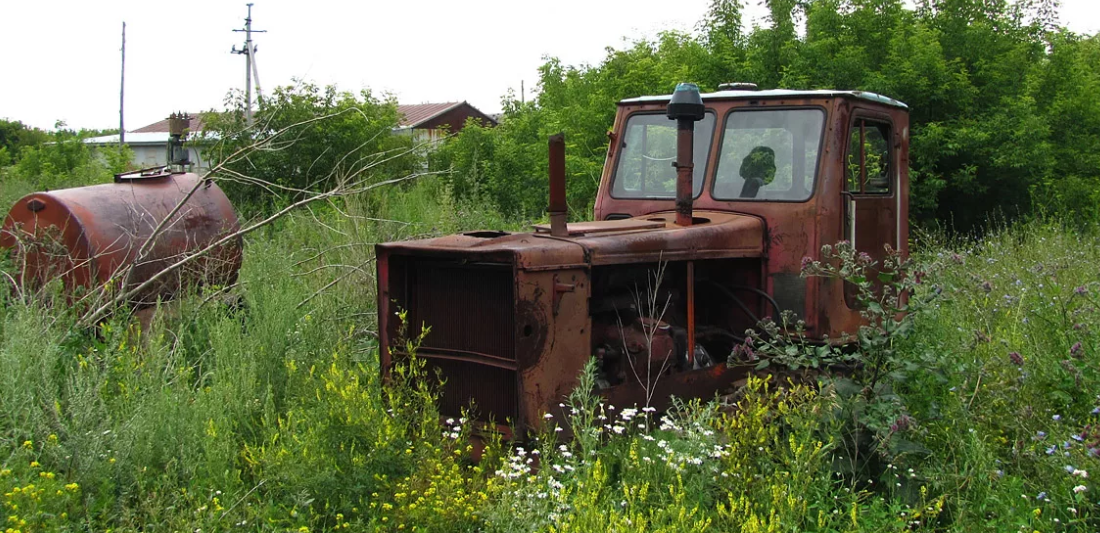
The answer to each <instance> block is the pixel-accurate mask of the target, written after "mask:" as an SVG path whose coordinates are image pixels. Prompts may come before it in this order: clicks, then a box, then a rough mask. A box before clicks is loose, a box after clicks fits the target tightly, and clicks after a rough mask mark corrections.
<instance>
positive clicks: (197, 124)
mask: <svg viewBox="0 0 1100 533" xmlns="http://www.w3.org/2000/svg"><path fill="white" fill-rule="evenodd" d="M187 129H189V130H190V131H191V133H198V132H200V131H202V115H200V114H194V115H191V122H190V123H189V124H188V126H187ZM167 132H168V119H164V120H162V121H160V122H154V123H152V124H150V125H148V126H143V127H141V128H138V129H136V130H130V132H129V133H167Z"/></svg>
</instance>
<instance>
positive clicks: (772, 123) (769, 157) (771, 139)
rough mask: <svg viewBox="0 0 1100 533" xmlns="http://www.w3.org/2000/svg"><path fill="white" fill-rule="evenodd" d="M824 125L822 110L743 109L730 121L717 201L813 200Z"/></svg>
mask: <svg viewBox="0 0 1100 533" xmlns="http://www.w3.org/2000/svg"><path fill="white" fill-rule="evenodd" d="M824 122H825V112H824V111H823V110H821V109H805V108H804V109H767V110H743V109H742V110H735V111H733V112H731V113H729V114H728V115H726V125H725V128H724V131H723V132H722V148H721V152H720V153H719V157H718V168H717V170H716V171H715V178H714V190H713V191H712V193H713V195H714V198H716V199H719V200H780V201H784V200H785V201H796V202H798V201H803V200H808V199H809V198H810V196H811V195H812V194H813V189H814V176H815V175H816V173H817V160H818V154H819V152H820V146H821V129H822V126H823V125H824Z"/></svg>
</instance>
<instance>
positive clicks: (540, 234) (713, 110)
mask: <svg viewBox="0 0 1100 533" xmlns="http://www.w3.org/2000/svg"><path fill="white" fill-rule="evenodd" d="M609 137H610V139H611V143H610V148H609V150H608V154H607V160H606V164H605V166H604V170H603V175H602V179H601V181H600V185H599V192H598V197H597V198H596V202H595V209H594V212H593V221H591V222H579V223H566V220H565V218H566V216H565V215H566V206H565V171H564V141H563V139H562V138H561V137H560V136H555V137H552V138H551V139H550V167H549V168H550V202H549V212H550V224H548V225H538V226H536V227H535V228H534V231H532V232H530V233H508V232H494V231H476V232H469V233H464V234H459V235H450V236H446V237H439V238H433V239H426V240H413V241H405V242H393V243H386V244H380V245H378V246H377V265H378V266H377V268H378V323H379V338H380V345H381V360H382V368H383V373H385V372H387V371H388V369H390V368H392V365H393V364H394V363H395V362H396V361H398V360H399V359H400V358H401V357H403V356H404V355H405V354H403V348H402V347H401V346H402V345H400V344H398V343H396V342H395V341H396V337H397V335H398V334H399V331H400V330H401V324H400V323H399V320H398V318H397V316H396V313H397V312H398V311H399V310H406V311H407V320H408V323H409V324H410V326H411V328H418V327H419V326H420V324H427V325H428V326H430V328H431V330H430V332H429V333H428V335H427V336H426V337H425V339H424V341H423V344H422V345H421V347H420V349H419V351H418V353H417V356H418V357H421V358H423V360H424V361H425V362H426V365H427V366H428V367H429V369H430V370H431V371H430V372H429V374H430V375H436V372H438V375H441V376H442V377H443V378H444V381H443V382H442V384H441V387H440V394H441V397H440V410H441V413H442V414H443V415H444V416H458V415H459V414H460V412H462V411H463V409H464V408H466V407H468V406H469V405H471V404H472V405H473V406H474V407H475V413H476V416H477V418H478V420H480V421H482V423H483V424H484V423H485V422H488V421H490V420H492V421H494V423H495V425H493V426H491V427H489V429H491V430H498V431H501V432H503V433H504V434H505V435H506V436H507V437H511V438H517V439H522V438H524V436H525V435H526V432H528V431H529V430H530V429H532V428H534V427H536V426H537V425H538V424H539V422H540V419H541V418H542V417H543V416H544V415H545V414H546V413H551V414H556V415H561V414H563V413H561V410H562V408H561V407H560V406H559V402H561V401H562V398H563V397H564V396H566V395H568V394H569V393H570V392H571V391H572V390H573V388H574V387H575V386H576V383H577V379H578V375H579V374H580V372H581V371H582V369H583V368H584V365H585V364H586V362H587V361H588V360H589V359H590V358H593V357H594V358H596V360H597V366H598V369H599V375H598V376H597V377H598V384H599V388H600V390H599V393H600V394H602V395H603V396H605V397H606V398H607V399H608V400H609V401H610V402H611V403H613V404H614V405H619V406H629V405H632V404H648V405H651V406H652V407H655V408H657V409H664V408H667V407H668V406H669V404H670V398H671V397H672V396H678V397H681V398H699V397H702V398H706V397H713V395H715V394H716V393H720V392H723V391H726V390H729V389H730V388H731V387H732V386H733V384H734V383H735V382H736V381H737V380H739V379H742V378H743V377H744V376H745V374H746V373H747V372H748V371H749V370H748V368H744V369H742V368H738V367H730V366H728V365H727V364H726V358H727V356H728V355H729V354H730V353H731V350H732V348H733V346H734V345H735V344H736V343H737V342H739V340H740V339H741V336H742V335H743V334H744V332H745V330H746V329H747V328H750V327H754V326H755V325H756V324H757V323H758V321H759V320H760V319H762V318H764V317H773V318H774V317H778V315H779V314H780V313H782V312H784V311H790V312H793V313H794V314H795V315H797V317H798V318H799V319H801V320H803V321H805V324H806V328H807V335H809V337H810V338H811V339H819V340H823V339H825V338H826V337H828V338H831V339H836V338H838V337H840V336H841V334H842V333H843V332H852V331H854V330H855V329H856V328H857V327H858V325H859V324H860V322H861V317H860V314H859V310H858V309H857V307H858V306H857V304H856V302H854V301H853V294H852V293H851V292H850V291H849V290H846V288H845V284H844V283H843V282H841V281H839V280H831V279H823V278H812V277H811V278H806V277H802V276H801V275H800V272H801V262H802V260H803V258H804V257H817V256H818V255H819V253H820V252H819V251H820V249H821V246H822V245H824V244H831V243H835V242H837V241H840V240H845V239H846V240H849V241H851V242H852V243H853V244H854V246H855V247H856V249H858V250H860V251H864V252H866V253H868V254H870V255H871V256H872V257H873V258H875V259H876V260H881V259H882V258H883V257H884V254H885V253H886V248H887V247H891V248H893V249H895V250H898V251H899V252H900V253H901V254H903V255H904V254H906V253H907V241H908V224H907V217H908V193H909V181H908V141H909V123H908V111H907V107H906V105H905V104H903V103H901V102H899V101H897V100H893V99H891V98H887V97H884V96H880V95H877V94H873V93H867V92H859V91H831V90H814V91H792V90H756V88H755V86H752V85H751V84H734V85H723V86H721V87H720V88H719V90H718V91H717V92H713V93H707V94H700V93H699V91H698V89H697V88H695V86H694V85H692V84H681V85H680V86H678V87H677V89H676V91H675V92H674V93H673V94H672V95H664V96H644V97H640V98H631V99H627V100H623V101H621V102H619V104H618V113H617V115H616V118H615V122H614V129H613V130H612V133H610V134H609Z"/></svg>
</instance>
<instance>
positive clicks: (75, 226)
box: [0, 169, 241, 303]
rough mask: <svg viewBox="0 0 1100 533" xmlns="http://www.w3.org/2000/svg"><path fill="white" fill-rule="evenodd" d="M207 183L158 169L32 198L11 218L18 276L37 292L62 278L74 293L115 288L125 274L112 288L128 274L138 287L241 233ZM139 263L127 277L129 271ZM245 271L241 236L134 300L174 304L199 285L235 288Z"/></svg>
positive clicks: (10, 243) (3, 237)
mask: <svg viewBox="0 0 1100 533" xmlns="http://www.w3.org/2000/svg"><path fill="white" fill-rule="evenodd" d="M200 180H201V178H200V177H199V176H198V175H195V174H183V173H171V172H169V171H167V170H166V169H165V170H162V169H158V170H155V171H151V172H148V171H147V172H138V173H134V174H124V175H120V176H118V177H116V179H115V183H107V184H103V185H92V186H89V187H76V188H72V189H62V190H58V191H50V192H38V193H34V194H30V195H27V196H25V197H23V198H22V199H20V200H19V201H18V202H16V204H15V206H14V207H12V209H11V211H10V212H9V213H8V215H7V217H5V219H4V225H3V228H2V229H0V247H4V248H14V249H15V250H14V254H13V260H14V267H15V271H16V274H17V275H18V276H19V280H20V281H21V283H24V284H26V285H29V286H39V285H40V284H41V283H43V282H46V281H48V280H50V279H53V278H56V277H59V276H60V277H61V278H62V279H63V280H64V285H65V288H66V290H67V291H69V292H70V293H72V291H74V290H76V289H77V288H80V287H83V288H91V287H95V286H100V285H103V284H105V283H108V281H109V280H112V277H116V273H118V274H120V275H119V276H117V277H116V279H115V280H113V281H111V287H110V288H111V289H113V290H117V289H118V288H119V287H120V286H121V285H122V284H123V283H124V280H123V279H121V278H122V275H125V276H126V278H127V279H126V280H125V284H126V285H127V286H128V287H131V288H132V287H136V286H137V285H138V284H140V283H142V282H144V281H146V280H148V279H150V277H152V276H154V275H156V274H157V273H158V272H160V271H162V270H163V269H164V268H165V267H167V266H169V265H171V264H173V263H175V262H176V261H178V260H180V259H182V258H184V257H185V256H186V255H187V254H189V253H194V252H196V251H199V250H202V249H203V248H205V247H207V246H209V245H210V244H212V243H214V242H216V241H217V240H219V239H222V238H224V237H225V236H227V235H229V234H231V233H233V232H235V231H237V230H238V229H239V227H240V226H239V224H238V222H237V215H236V214H235V213H234V212H233V206H232V205H231V204H230V203H229V199H228V198H227V197H226V196H225V193H224V192H222V190H221V189H220V188H218V186H217V185H215V184H214V183H213V182H212V181H209V180H207V181H205V182H204V183H200ZM196 185H198V189H197V190H196V191H195V193H194V195H192V196H191V198H190V199H188V200H187V202H186V204H184V205H183V207H182V208H181V209H180V210H179V211H178V212H177V213H176V214H175V215H174V216H173V217H172V219H171V220H170V221H169V222H168V223H167V224H165V226H164V229H163V230H162V231H161V233H160V235H158V236H157V237H156V238H155V239H154V241H153V243H152V244H151V245H150V246H148V248H147V250H145V251H144V252H143V253H142V256H143V257H141V258H139V257H138V252H139V251H140V250H141V248H142V247H143V245H145V243H146V242H147V241H148V240H149V238H150V236H152V234H153V232H154V230H155V229H156V227H157V226H158V225H159V224H160V223H161V221H163V220H165V218H167V217H168V215H169V213H171V212H172V210H173V209H175V207H176V205H178V204H179V203H180V202H181V201H183V199H184V198H185V197H186V196H187V193H188V192H189V191H191V189H192V188H193V187H195V186H196ZM131 265H132V266H133V268H132V269H130V270H129V273H126V271H125V270H123V269H126V268H128V267H130V266H131ZM240 267H241V239H240V238H239V237H238V238H235V239H231V240H230V241H229V242H227V243H226V244H225V245H224V246H221V247H219V248H218V249H216V250H212V251H211V253H210V254H209V255H207V256H205V257H203V258H200V259H197V260H195V261H193V262H191V263H189V264H187V265H185V266H183V267H181V268H180V269H179V270H178V271H175V272H173V273H171V275H167V276H164V278H163V279H159V280H158V281H157V283H155V284H154V285H153V286H151V287H150V288H149V290H145V291H142V292H141V294H138V295H137V296H136V297H135V298H133V302H134V303H151V302H154V301H156V299H157V298H163V299H167V298H171V297H172V296H174V295H175V294H176V293H177V292H178V291H179V290H180V289H181V288H184V287H187V286H190V285H193V284H196V283H206V284H217V285H227V284H230V283H233V282H234V281H236V278H237V271H238V270H240Z"/></svg>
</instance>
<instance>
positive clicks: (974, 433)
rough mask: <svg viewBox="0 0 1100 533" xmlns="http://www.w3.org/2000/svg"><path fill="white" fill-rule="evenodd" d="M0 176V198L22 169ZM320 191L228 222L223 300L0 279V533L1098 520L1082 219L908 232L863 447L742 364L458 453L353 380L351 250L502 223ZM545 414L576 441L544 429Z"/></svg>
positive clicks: (1094, 276)
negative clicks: (86, 322) (75, 309)
mask: <svg viewBox="0 0 1100 533" xmlns="http://www.w3.org/2000/svg"><path fill="white" fill-rule="evenodd" d="M9 178H10V177H9ZM89 179H90V181H94V180H95V179H98V178H89ZM2 183H3V191H2V192H0V200H3V204H4V206H5V208H6V206H7V205H10V203H11V202H12V201H13V200H14V199H15V198H16V197H18V196H19V195H20V194H22V193H24V192H28V191H30V190H34V189H35V188H37V187H38V186H39V185H40V184H38V183H22V182H19V181H18V180H15V179H7V180H4V181H3V182H2ZM346 207H347V211H348V213H350V214H351V215H353V217H350V218H348V217H342V216H336V214H335V213H333V212H331V211H318V212H315V213H306V212H302V213H297V214H295V215H292V216H290V217H288V218H286V219H284V220H282V221H280V222H279V223H277V224H275V225H273V226H271V227H269V228H267V229H265V230H263V231H260V232H257V233H254V234H252V235H250V236H249V237H248V238H247V239H246V258H245V263H244V267H243V270H242V271H241V276H240V278H241V279H240V283H239V286H238V287H236V288H235V289H233V292H235V293H236V294H238V295H240V296H241V299H242V301H243V304H242V305H238V306H227V305H225V304H224V303H222V302H223V300H222V299H217V298H214V299H211V298H207V296H208V295H207V294H194V295H191V296H189V297H186V298H184V299H182V300H180V301H178V302H175V303H173V304H172V305H171V306H166V307H165V309H163V312H161V313H160V314H159V315H158V319H157V320H156V321H155V323H154V325H153V326H152V327H151V328H150V329H148V330H146V331H139V330H138V329H137V328H135V327H134V325H133V323H132V322H131V321H130V319H129V318H128V317H127V316H125V314H117V315H116V316H115V317H113V318H112V319H110V320H108V321H107V322H105V323H103V324H102V325H100V326H99V327H98V328H96V329H95V330H92V331H89V330H82V329H79V328H77V327H76V326H75V322H74V317H73V316H72V315H71V313H70V310H69V309H67V307H66V306H65V305H62V303H61V302H62V300H57V299H53V300H50V299H47V300H45V301H43V300H36V301H31V302H23V301H18V300H17V299H15V298H13V297H12V295H11V293H10V291H8V290H0V494H2V496H0V501H2V502H3V505H2V507H3V513H2V514H0V521H3V522H4V523H3V524H2V525H0V529H6V530H7V531H78V530H79V531H105V530H112V531H138V530H141V531H189V532H194V531H200V530H201V531H226V530H238V531H330V530H344V529H347V530H377V531H394V530H415V531H502V532H503V531H509V532H510V531H601V532H602V531H669V532H672V531H744V532H756V531H761V532H763V531H792V532H794V531H903V530H914V531H1026V532H1032V531H1040V532H1044V533H1045V532H1049V531H1095V530H1096V529H1097V527H1098V526H1100V520H1098V519H1097V518H1096V517H1095V515H1096V514H1097V511H1098V509H1100V506H1098V503H1097V502H1098V500H1100V487H1095V488H1094V487H1093V485H1092V480H1091V478H1089V473H1090V472H1092V473H1095V474H1096V475H1100V463H1098V461H1100V459H1098V458H1097V453H1100V452H1098V448H1100V426H1098V424H1100V414H1098V413H1100V409H1098V405H1100V399H1098V396H1097V395H1098V394H1100V366H1098V365H1100V338H1098V337H1097V331H1098V328H1100V266H1098V265H1100V246H1098V244H1100V233H1097V232H1096V231H1094V230H1085V231H1081V230H1067V229H1064V228H1063V227H1062V226H1060V225H1059V224H1056V223H1041V222H1031V223H1021V224H1019V225H1016V226H1013V227H1009V228H1004V229H1000V230H997V231H993V232H991V233H990V234H989V235H987V236H986V237H985V238H984V239H983V240H982V241H980V242H971V241H965V240H960V241H948V240H947V239H944V238H936V237H926V238H923V239H922V240H921V241H920V242H918V243H917V246H916V252H915V254H914V259H915V260H916V262H917V264H918V266H917V269H918V270H921V271H922V273H923V274H924V278H925V279H924V280H923V281H922V283H921V285H920V287H919V289H918V291H920V294H921V295H922V296H929V297H930V299H929V301H930V302H931V303H930V304H929V306H928V307H927V308H926V309H924V310H923V311H921V312H919V313H918V314H916V315H915V317H914V318H915V321H914V329H913V331H912V332H911V333H910V334H909V335H907V336H904V337H898V338H896V339H894V340H892V341H891V343H892V344H891V349H892V350H895V351H896V353H897V354H898V358H899V360H901V361H903V364H900V365H899V366H898V368H897V369H896V372H895V373H894V374H893V375H891V376H890V382H891V384H892V390H891V391H890V392H889V394H888V397H887V400H888V402H890V404H891V405H892V406H893V408H894V410H893V411H891V412H892V413H896V412H903V413H904V414H905V417H906V418H905V420H904V421H903V423H901V424H898V423H897V422H894V423H893V427H891V424H889V423H887V424H886V425H885V426H883V425H882V424H879V426H883V427H888V428H890V429H888V431H887V432H886V433H878V434H876V437H874V438H876V439H879V440H878V441H874V442H872V443H871V444H870V448H869V449H871V450H873V451H872V452H871V453H872V455H873V457H870V458H868V459H867V460H861V461H858V462H857V461H854V460H852V454H853V453H854V452H855V451H858V449H854V448H853V446H855V447H856V448H859V449H864V448H867V447H866V446H864V445H863V444H861V443H860V441H859V439H858V438H853V434H854V432H857V431H858V430H859V429H858V428H860V427H862V426H861V425H866V424H864V422H867V421H873V420H875V417H876V416H878V414H877V413H876V412H869V411H862V412H856V411H854V410H853V409H851V408H850V407H851V405H849V402H850V400H849V399H847V397H846V396H845V395H844V394H843V393H842V391H839V390H837V389H836V388H835V387H829V386H826V387H822V388H817V387H812V388H809V387H805V386H796V385H787V386H780V385H783V384H782V383H777V382H776V381H777V380H775V379H766V378H761V379H759V380H754V381H752V382H751V383H750V385H749V386H748V387H747V390H746V391H745V394H744V396H743V397H742V399H741V400H740V402H739V404H738V408H737V409H736V410H729V409H719V408H718V406H716V405H713V404H706V403H698V402H696V403H692V404H685V405H683V406H682V408H680V409H678V410H677V411H676V412H673V413H668V414H665V415H660V416H659V415H657V414H652V413H648V412H645V411H642V410H638V409H634V408H632V406H608V405H605V404H603V403H601V401H600V399H599V398H598V397H595V396H593V395H591V394H589V393H587V391H585V390H584V388H583V387H582V389H581V390H579V391H578V392H577V393H576V394H574V396H573V397H571V398H569V399H568V400H567V401H568V402H569V404H570V405H571V407H572V408H573V412H574V413H575V414H574V415H573V417H572V420H570V421H557V420H548V421H547V427H546V431H545V434H544V437H543V438H542V439H540V440H538V441H537V442H532V443H526V444H525V447H524V448H514V447H508V446H502V445H497V446H492V447H490V449H489V450H488V453H487V456H486V457H485V459H484V460H483V461H481V462H480V463H478V464H474V463H472V462H471V461H470V460H469V450H468V448H467V445H466V439H465V435H466V432H467V431H468V425H467V424H465V421H464V420H439V418H438V416H437V415H436V413H435V411H434V407H433V402H432V400H433V399H432V393H431V391H430V390H425V389H424V388H423V387H422V386H420V385H419V383H421V381H420V380H418V379H417V376H418V373H419V372H420V370H419V369H418V368H417V367H416V365H413V366H412V367H409V368H406V369H404V374H402V375H401V377H400V378H399V379H397V383H396V384H395V386H393V387H387V388H383V387H381V385H380V383H379V369H378V358H377V347H376V345H375V343H374V337H373V335H372V334H373V331H374V322H375V317H374V316H373V307H374V304H373V302H374V296H373V295H374V280H373V277H372V273H373V264H372V263H371V256H372V251H373V246H372V245H373V243H375V242H379V241H384V240H391V239H397V238H408V237H415V236H425V235H438V234H446V233H450V232H454V231H457V230H461V229H472V228H492V229H497V228H516V227H521V226H522V225H523V224H522V223H520V222H517V221H509V220H505V219H503V218H502V217H501V216H500V215H499V214H497V213H493V212H491V211H488V210H485V209H481V208H478V207H476V206H471V205H456V204H454V203H452V202H450V201H449V200H447V195H445V194H442V193H440V185H439V184H438V183H435V182H433V181H430V179H429V180H425V181H423V182H420V183H417V184H414V185H412V186H409V187H404V188H394V189H391V190H387V191H385V192H382V193H379V194H378V195H376V196H373V197H370V198H355V199H350V200H349V202H348V204H347V206H346ZM397 221H400V222H397ZM2 268H10V264H6V265H4V266H2ZM337 277H341V281H340V282H339V283H338V284H337V285H335V287H334V288H332V289H330V290H326V291H321V292H318V291H319V289H321V288H322V287H324V286H326V284H328V283H330V282H331V281H332V280H334V279H336V278H337ZM932 296H935V298H931V297H932ZM880 418H881V417H880ZM566 422H568V423H570V424H571V425H572V426H573V427H574V428H580V430H579V431H577V433H578V435H579V436H578V438H577V439H576V440H574V441H570V442H559V441H558V440H556V439H555V438H554V437H553V435H554V431H553V428H554V426H555V425H556V424H559V423H561V424H564V423H566ZM887 422H890V421H889V420H887ZM616 428H617V429H616ZM898 442H903V443H905V445H904V446H896V445H893V444H897V443H898ZM853 443H855V444H853ZM536 461H537V462H538V463H539V464H540V468H539V469H537V471H536V470H532V468H531V466H532V465H533V464H535V462H536Z"/></svg>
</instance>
